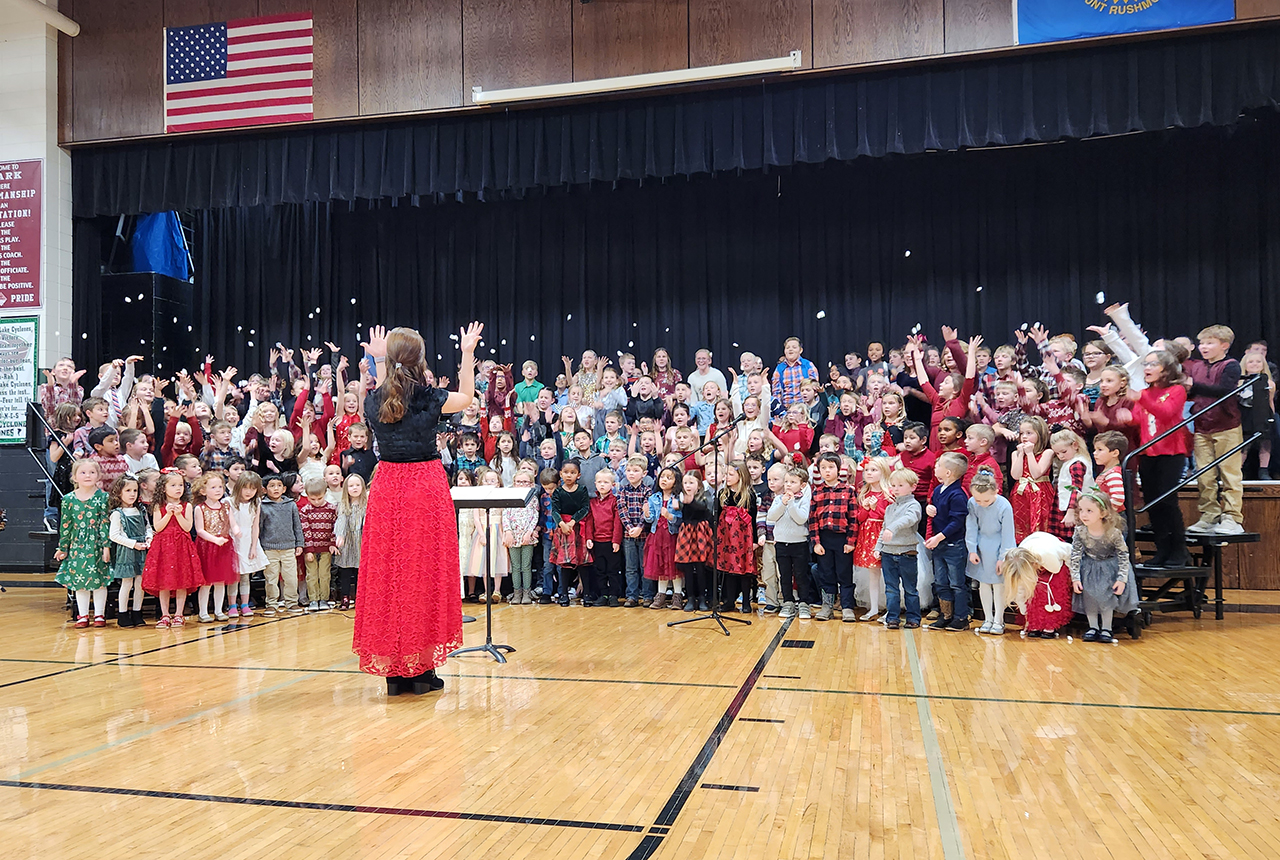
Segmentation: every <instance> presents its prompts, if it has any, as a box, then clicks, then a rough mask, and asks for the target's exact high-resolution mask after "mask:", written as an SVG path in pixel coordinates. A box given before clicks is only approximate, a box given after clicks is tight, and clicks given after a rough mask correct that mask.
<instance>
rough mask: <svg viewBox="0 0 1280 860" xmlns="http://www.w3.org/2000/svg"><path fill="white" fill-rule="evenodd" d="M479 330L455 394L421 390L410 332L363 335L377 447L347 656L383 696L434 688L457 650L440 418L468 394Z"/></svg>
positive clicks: (474, 327)
mask: <svg viewBox="0 0 1280 860" xmlns="http://www.w3.org/2000/svg"><path fill="white" fill-rule="evenodd" d="M483 330H484V326H483V325H481V324H480V323H472V324H471V325H470V326H468V327H467V328H466V329H465V330H463V331H462V332H461V342H460V346H461V347H462V365H461V367H460V369H459V371H458V390H457V391H456V392H453V393H450V392H448V391H445V390H443V389H440V388H436V387H434V386H432V385H430V384H429V383H428V382H427V375H426V372H427V365H426V347H425V345H424V344H423V342H422V336H421V335H420V334H418V332H416V331H414V330H413V329H411V328H395V329H392V330H391V331H390V332H387V330H386V329H385V328H384V327H382V326H375V327H374V328H371V329H370V330H369V342H368V343H365V344H362V346H363V347H364V350H365V352H366V353H368V354H369V355H371V356H373V359H374V366H375V367H376V369H377V378H378V387H377V388H376V389H375V390H374V391H373V392H371V393H370V394H369V396H368V397H367V398H365V420H366V421H367V422H368V424H369V427H370V428H371V429H372V430H373V433H374V435H375V437H376V438H377V440H378V453H379V464H378V469H377V472H376V473H375V474H374V478H373V484H372V486H371V487H370V488H369V502H368V506H367V508H366V514H365V528H364V534H363V537H362V541H361V549H360V562H361V568H362V569H361V571H360V599H359V601H358V602H357V604H356V619H355V635H354V638H353V640H352V649H353V650H354V651H355V652H356V653H357V654H359V655H360V669H361V670H362V671H365V672H368V673H369V674H371V675H381V676H383V677H385V678H386V679H387V695H398V694H399V693H401V692H402V691H405V690H406V688H408V687H411V688H412V690H413V692H415V693H425V692H429V691H432V690H439V689H441V688H443V687H444V682H443V681H442V680H440V679H439V678H438V677H437V676H436V673H435V669H436V667H437V666H442V665H444V662H445V660H446V659H447V658H448V656H449V653H450V652H451V651H454V650H456V649H457V648H459V647H461V645H462V600H461V597H460V596H459V594H458V585H457V582H458V579H457V578H458V570H459V566H458V556H457V533H456V522H457V520H456V518H455V517H454V509H453V501H452V498H451V497H450V494H449V481H448V479H447V478H446V477H445V472H444V466H443V465H442V464H441V463H440V453H439V451H437V450H436V427H437V426H438V425H439V423H440V415H441V413H446V412H459V411H461V410H462V409H464V408H465V407H466V406H467V405H468V404H470V403H471V401H472V398H473V397H474V395H475V349H476V345H477V344H478V343H479V342H480V333H481V332H482V331H483Z"/></svg>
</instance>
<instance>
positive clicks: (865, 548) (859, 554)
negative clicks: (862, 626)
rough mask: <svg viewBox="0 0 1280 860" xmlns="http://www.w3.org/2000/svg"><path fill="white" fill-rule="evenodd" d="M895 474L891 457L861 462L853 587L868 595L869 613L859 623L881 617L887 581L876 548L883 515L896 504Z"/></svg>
mask: <svg viewBox="0 0 1280 860" xmlns="http://www.w3.org/2000/svg"><path fill="white" fill-rule="evenodd" d="M892 471H893V461H892V460H890V459H889V458H888V457H869V458H867V459H866V460H863V461H862V486H861V487H860V488H859V489H858V542H857V543H856V544H855V545H854V547H853V587H854V593H855V594H858V593H859V592H865V593H866V601H867V612H866V614H865V615H863V616H862V617H861V618H860V619H858V620H859V621H875V620H876V619H877V618H879V617H880V598H882V597H884V579H883V578H882V576H881V573H880V559H879V558H878V557H877V556H876V554H875V548H876V541H878V540H879V539H880V532H881V530H882V529H883V528H884V512H885V511H886V510H888V509H889V503H890V502H891V501H893V497H892V496H890V495H889V473H890V472H892Z"/></svg>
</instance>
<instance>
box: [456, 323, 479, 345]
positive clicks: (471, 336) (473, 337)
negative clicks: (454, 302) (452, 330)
mask: <svg viewBox="0 0 1280 860" xmlns="http://www.w3.org/2000/svg"><path fill="white" fill-rule="evenodd" d="M458 331H459V333H460V334H461V335H462V351H463V352H475V351H476V346H478V345H479V343H480V335H481V334H482V333H483V332H484V323H480V322H473V323H471V325H469V326H467V327H466V328H465V329H459V330H458Z"/></svg>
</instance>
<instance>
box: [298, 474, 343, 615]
mask: <svg viewBox="0 0 1280 860" xmlns="http://www.w3.org/2000/svg"><path fill="white" fill-rule="evenodd" d="M306 489H307V495H306V497H305V498H306V501H305V502H303V501H302V500H301V499H299V500H298V516H299V517H301V519H302V536H303V540H304V545H303V547H302V559H303V562H304V563H305V564H306V567H307V597H308V598H309V599H310V601H311V603H310V605H309V606H308V607H307V611H308V612H321V611H323V610H326V609H332V608H333V606H332V605H331V604H330V603H329V573H330V571H331V569H332V564H333V554H334V552H336V551H337V548H336V547H335V546H334V545H333V543H334V537H333V525H334V523H335V522H336V521H337V519H338V509H337V508H335V507H334V506H333V505H331V504H329V502H327V501H326V500H325V497H324V491H325V483H324V478H312V479H311V480H309V481H307V484H306Z"/></svg>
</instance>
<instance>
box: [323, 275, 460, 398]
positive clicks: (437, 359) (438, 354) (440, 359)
mask: <svg viewBox="0 0 1280 860" xmlns="http://www.w3.org/2000/svg"><path fill="white" fill-rule="evenodd" d="M352 301H355V299H352ZM436 361H444V356H443V355H441V354H440V353H438V352H437V353H436ZM343 396H345V395H343Z"/></svg>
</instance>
